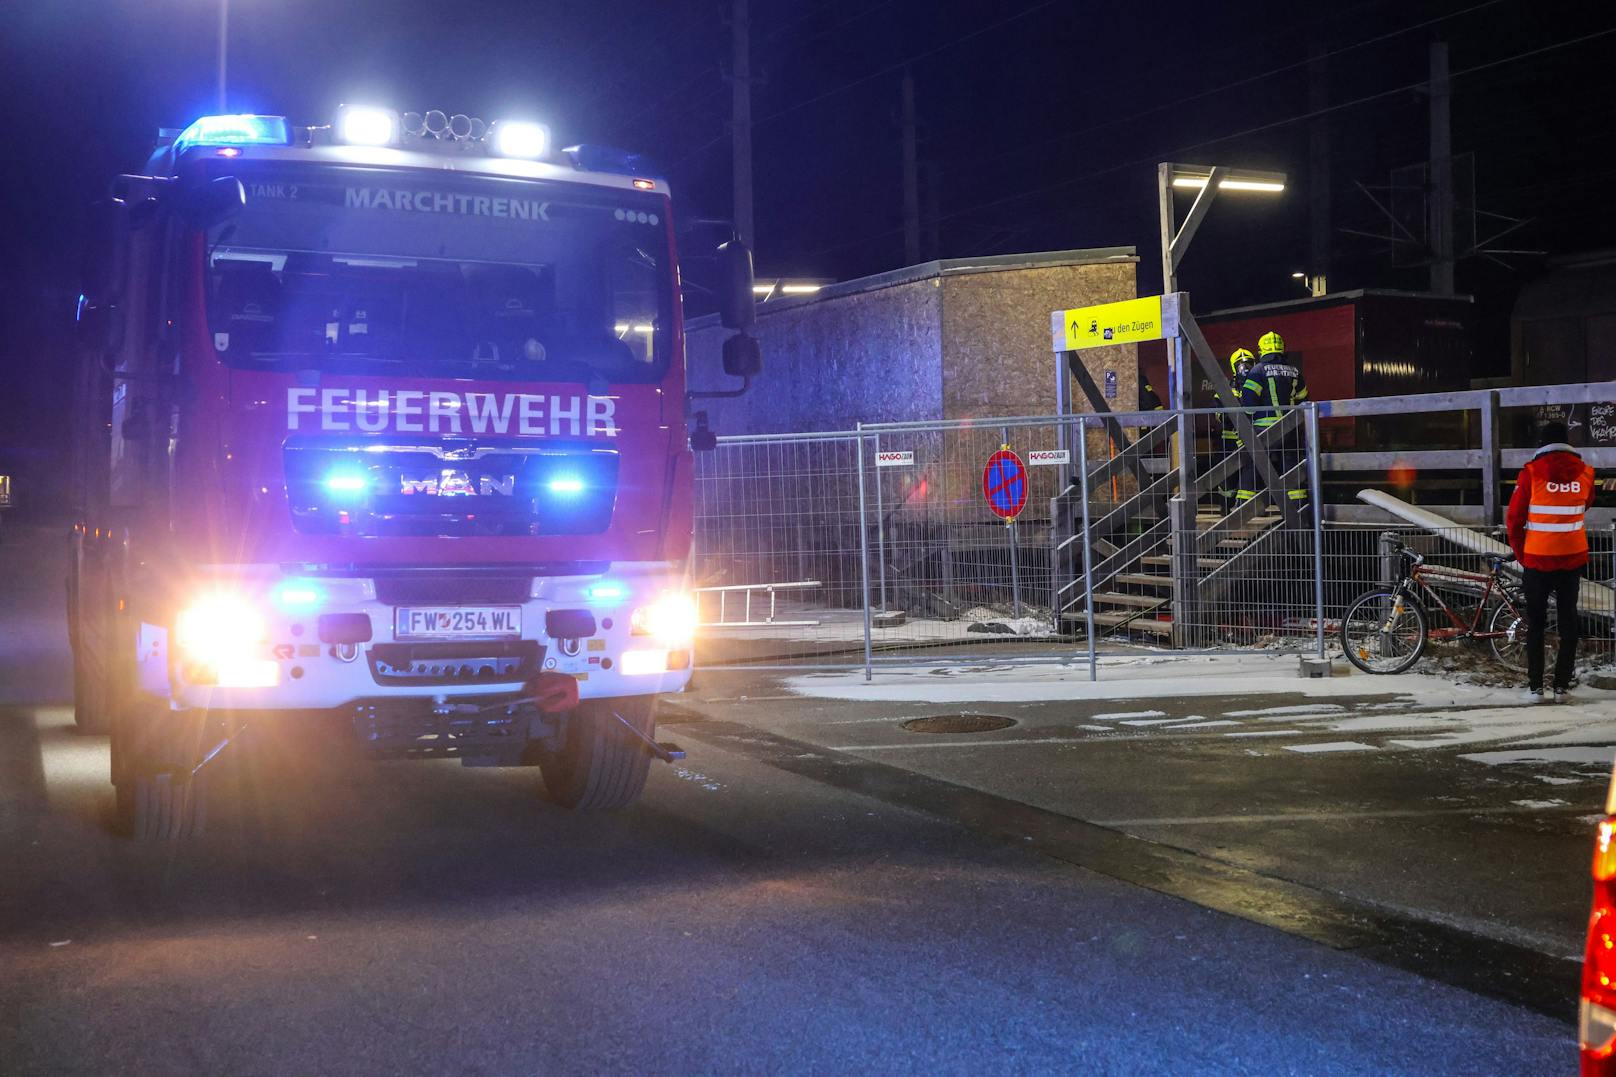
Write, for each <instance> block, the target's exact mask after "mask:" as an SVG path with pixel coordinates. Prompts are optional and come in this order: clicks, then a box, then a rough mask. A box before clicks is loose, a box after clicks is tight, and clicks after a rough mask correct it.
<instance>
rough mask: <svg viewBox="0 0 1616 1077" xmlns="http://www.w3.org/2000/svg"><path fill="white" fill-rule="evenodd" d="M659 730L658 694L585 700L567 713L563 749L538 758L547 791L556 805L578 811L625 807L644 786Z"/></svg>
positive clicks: (635, 797)
mask: <svg viewBox="0 0 1616 1077" xmlns="http://www.w3.org/2000/svg"><path fill="white" fill-rule="evenodd" d="M619 715H621V716H622V719H623V721H619V720H618V716H619ZM624 722H628V723H630V724H632V725H633V727H634V730H637V731H638V732H639V733H640V734H643V739H642V737H641V736H636V735H635V732H634V731H633V730H630V729H628V728H627V727H626V726H625V725H624ZM655 732H656V697H655V696H629V697H625V698H622V699H587V700H585V701H584V702H582V703H581V704H579V705H578V707H577V709H575V710H574V711H573V712H572V713H571V714H569V715H567V718H566V730H565V733H564V735H563V742H562V747H561V748H560V750H559V751H554V752H545V753H543V754H542V755H541V756H540V757H539V769H540V771H541V772H542V773H543V774H544V788H545V792H546V793H548V794H549V797H550V799H551V800H553V801H555V802H556V803H557V804H560V805H562V806H563V807H567V808H574V809H578V810H580V811H609V810H611V809H613V808H622V807H627V806H628V805H630V804H632V803H634V802H635V801H636V800H638V799H639V797H640V791H641V790H643V789H644V788H645V776H646V775H647V774H648V773H649V772H650V770H651V747H650V745H649V744H647V743H646V740H649V739H652V736H653V734H654V733H655Z"/></svg>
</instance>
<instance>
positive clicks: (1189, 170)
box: [1173, 165, 1285, 194]
mask: <svg viewBox="0 0 1616 1077" xmlns="http://www.w3.org/2000/svg"><path fill="white" fill-rule="evenodd" d="M1211 175H1212V169H1211V167H1210V166H1206V165H1174V166H1173V186H1174V187H1180V188H1187V189H1190V190H1197V191H1198V190H1200V189H1201V188H1203V187H1205V186H1206V181H1207V180H1208V179H1210V178H1211ZM1284 189H1285V173H1283V172H1254V171H1251V170H1249V169H1229V170H1228V171H1227V173H1226V174H1225V175H1224V176H1223V178H1222V179H1220V180H1218V190H1220V191H1250V192H1254V193H1258V194H1278V193H1279V192H1281V191H1283V190H1284Z"/></svg>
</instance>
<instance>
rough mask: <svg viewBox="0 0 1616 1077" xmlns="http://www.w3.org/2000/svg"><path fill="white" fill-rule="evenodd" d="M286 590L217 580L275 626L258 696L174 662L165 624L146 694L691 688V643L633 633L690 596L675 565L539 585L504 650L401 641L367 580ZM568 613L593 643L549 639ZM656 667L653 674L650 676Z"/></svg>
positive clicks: (149, 636)
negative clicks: (310, 594) (644, 608)
mask: <svg viewBox="0 0 1616 1077" xmlns="http://www.w3.org/2000/svg"><path fill="white" fill-rule="evenodd" d="M603 578H609V579H611V580H612V581H613V582H614V583H616V584H620V585H621V590H622V592H623V594H622V597H621V598H618V599H614V600H613V601H611V602H609V603H604V604H603V603H600V602H596V601H591V600H590V598H589V588H590V587H591V586H592V585H595V584H598V583H599V582H600V581H601V580H602V579H603ZM283 580H284V578H283V577H282V576H281V575H280V573H279V571H278V570H275V569H268V568H266V569H263V570H253V569H237V570H235V571H233V572H231V573H229V574H228V575H215V576H214V577H210V579H209V581H208V586H211V587H228V588H232V589H234V590H236V591H239V592H240V593H242V594H245V595H249V596H252V601H253V602H254V604H255V607H256V608H257V609H258V610H259V611H260V612H261V613H262V615H263V617H264V619H265V622H266V632H265V636H266V638H265V639H264V641H263V642H262V645H261V647H256V648H255V653H254V654H253V655H252V656H250V657H249V658H248V659H247V661H246V663H245V665H247V666H250V667H251V668H252V669H253V670H254V671H255V674H256V675H255V677H254V678H249V680H250V681H251V683H254V684H255V685H257V686H254V687H243V686H233V685H231V684H229V683H228V682H229V680H230V678H229V677H224V678H223V680H224V681H225V683H206V682H207V680H208V679H209V678H208V676H207V675H206V674H202V673H201V672H200V671H198V670H197V669H196V668H195V667H192V666H190V665H189V664H188V663H187V661H186V659H185V656H184V655H182V654H176V653H172V652H171V648H170V638H169V637H170V633H169V629H168V626H167V625H164V624H155V623H150V622H143V623H142V624H141V625H140V628H139V632H138V634H137V636H138V639H137V646H138V652H137V663H138V677H139V683H140V685H141V688H142V690H143V691H145V692H147V693H149V694H152V695H159V696H167V697H169V699H170V700H171V701H172V704H173V705H174V706H176V707H179V708H182V709H193V708H194V709H206V710H228V711H252V710H327V711H328V710H332V709H336V708H346V707H349V706H350V705H352V704H354V703H355V702H356V701H359V700H366V699H385V698H390V697H398V698H427V699H445V700H453V699H456V698H459V697H472V696H480V697H483V698H488V697H490V696H497V695H501V694H504V693H517V692H519V691H520V689H521V687H522V685H523V684H524V683H525V682H526V681H527V680H529V679H530V678H531V677H532V676H533V675H535V674H537V673H539V672H541V671H550V672H558V673H565V674H570V675H571V676H573V677H575V678H577V680H578V692H579V696H580V697H581V698H584V699H597V698H616V697H622V696H641V695H651V694H656V693H663V692H677V691H680V690H682V689H683V688H684V686H685V685H686V684H687V683H688V682H689V680H690V654H691V652H690V648H689V645H688V644H675V645H672V646H670V645H669V643H667V642H665V641H660V640H656V639H654V638H651V637H647V636H640V635H635V634H634V633H633V631H632V628H631V618H632V614H633V611H634V609H635V607H636V606H637V605H641V604H644V603H645V602H647V601H649V600H651V599H652V598H654V597H655V596H657V595H659V594H662V593H664V592H666V591H669V590H676V589H678V588H679V587H680V586H681V584H682V578H681V577H680V576H678V575H676V574H675V572H674V568H673V566H670V565H665V564H614V565H612V566H610V569H609V571H608V573H607V574H606V576H605V577H603V576H553V577H539V578H537V579H536V580H535V581H534V586H533V587H531V588H530V589H529V596H528V597H527V598H525V599H524V600H522V601H521V602H520V603H512V604H513V605H519V606H520V610H521V635H520V636H519V637H513V638H499V639H455V640H442V641H438V640H432V641H423V640H416V639H400V638H398V636H397V633H396V625H395V610H396V608H397V607H396V606H395V605H391V604H388V603H386V602H383V601H381V600H380V599H378V597H377V588H376V586H375V582H374V581H373V580H370V579H366V578H362V577H315V578H313V580H312V583H313V585H314V589H315V590H317V591H318V593H319V594H320V596H321V597H320V600H319V601H318V603H317V604H313V605H311V606H309V607H308V608H305V609H299V610H286V609H283V608H280V607H278V606H277V605H276V604H275V602H274V601H273V599H272V595H273V594H274V593H275V589H276V587H277V586H278V585H279V584H281V583H282V582H283ZM445 597H451V596H445ZM434 604H435V605H439V606H448V605H454V603H453V602H452V601H447V602H446V601H438V602H436V603H434ZM561 609H587V610H589V611H590V612H591V613H592V614H593V615H594V620H595V626H596V631H595V634H594V635H593V636H590V637H587V638H578V639H566V638H552V637H550V636H549V635H547V634H546V628H545V626H546V615H547V614H548V613H549V612H550V611H552V610H561ZM326 614H350V615H353V614H357V615H361V616H363V617H364V618H366V619H368V621H369V625H370V635H371V638H370V639H369V640H368V641H365V642H361V643H346V644H344V643H333V642H330V641H327V640H322V639H321V638H320V635H321V633H320V627H319V625H320V617H321V615H326ZM647 651H649V652H658V651H661V652H665V653H666V655H667V661H666V663H665V666H666V668H658V665H659V664H658V663H657V662H656V661H655V660H652V661H647V660H646V657H645V654H644V652H647ZM629 652H635V654H634V655H633V656H631V660H630V662H629V664H628V667H629V668H627V669H625V667H624V661H623V657H624V655H625V654H627V653H629ZM647 667H650V669H649V671H647V672H640V670H641V669H646V668H647ZM271 682H272V683H271Z"/></svg>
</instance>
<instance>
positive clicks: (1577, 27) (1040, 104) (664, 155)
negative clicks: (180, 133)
mask: <svg viewBox="0 0 1616 1077" xmlns="http://www.w3.org/2000/svg"><path fill="white" fill-rule="evenodd" d="M728 8H729V5H728V4H727V3H716V2H713V0H698V2H686V0H670V2H667V3H657V4H650V3H642V4H633V3H623V2H619V0H590V2H587V3H586V2H579V0H568V2H551V3H533V2H524V3H515V2H501V0H461V2H459V3H455V4H445V3H431V4H425V3H420V2H417V0H388V2H385V3H383V2H379V0H349V2H347V3H341V4H333V3H329V2H316V0H275V2H273V3H272V2H269V0H231V42H232V47H231V50H230V74H231V78H230V102H229V103H230V107H231V110H232V111H260V112H267V113H275V114H284V115H287V116H288V117H290V118H292V120H293V121H294V122H298V123H317V122H328V120H329V117H330V116H331V115H332V114H333V112H334V110H335V107H336V105H337V104H338V103H339V102H342V101H354V102H369V103H381V104H388V105H391V106H393V107H396V108H399V109H400V110H406V109H416V110H422V111H424V110H425V109H428V108H434V107H436V108H443V109H445V110H446V111H450V112H454V111H464V112H467V113H470V114H472V115H478V116H482V117H484V118H487V119H493V118H497V117H499V116H507V115H508V116H517V115H521V116H528V117H532V118H536V119H540V120H543V121H545V122H548V123H549V124H550V125H551V126H552V127H553V129H554V130H555V132H556V137H557V139H558V141H559V142H560V143H561V144H570V143H572V142H577V141H590V142H601V143H607V144H616V145H621V146H624V147H627V148H630V149H635V150H639V151H643V152H644V153H646V154H648V155H650V156H651V157H652V158H653V159H655V160H657V161H659V162H661V163H662V164H663V166H664V170H665V172H666V174H667V175H668V177H669V178H670V180H671V182H672V184H673V189H674V194H675V199H676V205H677V208H678V212H679V214H680V215H681V216H682V217H685V218H691V217H727V216H728V215H729V213H730V193H729V168H730V159H729V136H728V128H727V122H728V118H729V107H730V103H729V102H730V99H729V85H728V83H727V82H726V81H725V80H724V74H725V71H726V70H727V66H728V54H729V31H728V26H727V22H726V18H727V12H728ZM217 11H218V8H217V6H216V4H215V3H214V2H212V0H96V2H91V0H13V2H11V3H9V4H6V5H3V7H0V70H3V71H5V73H6V78H5V79H4V83H3V85H4V93H3V94H0V122H3V128H0V129H3V130H4V131H5V132H6V133H7V137H8V140H9V144H10V150H9V152H8V153H7V154H6V160H5V164H4V165H0V182H3V195H4V202H5V205H6V207H7V209H8V213H7V226H6V230H5V241H4V242H5V246H4V251H5V255H6V256H5V258H4V259H3V260H0V266H3V269H0V273H3V274H4V276H3V279H0V316H3V322H0V324H3V326H4V333H3V335H0V340H3V343H0V349H3V351H0V362H3V363H4V370H5V375H4V377H5V383H4V384H5V386H6V392H5V394H4V400H3V403H0V470H3V469H5V468H10V469H11V470H13V471H17V472H20V473H23V474H25V475H27V474H38V473H40V471H41V469H42V468H47V467H48V466H49V462H50V460H52V459H53V458H54V454H55V452H56V451H57V449H58V448H59V438H60V434H59V431H60V429H61V419H60V413H61V405H62V402H63V400H64V397H65V390H66V386H67V384H68V378H67V366H68V364H69V363H70V362H71V361H72V348H71V338H70V336H69V334H68V327H69V322H70V319H71V314H72V308H73V301H74V298H75V297H76V295H77V294H78V291H79V273H80V259H81V254H80V250H79V246H80V242H81V237H82V232H83V225H84V209H85V207H86V206H87V205H88V204H89V203H90V202H91V201H93V200H94V199H95V198H96V197H97V196H98V195H99V194H100V192H101V191H102V190H103V189H104V187H105V184H106V182H107V181H108V179H109V178H110V177H111V176H112V175H113V174H115V173H116V172H119V171H136V170H138V169H139V168H140V166H141V164H142V162H143V161H144V158H145V154H146V152H147V150H148V149H149V145H150V139H151V137H152V135H153V133H154V132H155V130H156V128H157V127H159V126H183V125H184V124H185V123H187V122H189V120H190V119H191V118H194V116H196V115H198V114H201V113H205V112H210V111H213V99H214V92H215V87H214V62H215V48H216V33H217ZM752 22H753V66H754V73H755V74H756V75H758V76H760V77H761V78H762V80H763V81H762V82H761V83H760V84H759V85H758V86H757V88H756V91H755V96H754V105H753V108H754V116H755V119H756V128H755V134H754V146H755V166H754V169H755V175H756V191H757V193H756V201H757V211H756V219H757V225H756V227H757V247H758V266H759V270H760V272H762V273H766V274H785V275H810V276H822V277H835V278H842V279H845V278H848V277H853V276H859V275H863V274H867V273H873V272H880V271H882V270H887V269H892V268H895V267H897V266H899V265H901V264H902V262H903V235H902V217H901V206H902V192H901V182H900V176H901V162H900V151H899V123H898V111H899V85H900V79H901V71H902V68H903V66H904V64H905V62H908V64H909V66H910V68H911V70H912V71H913V74H914V78H915V83H916V96H917V111H918V114H919V119H920V134H921V143H920V155H921V158H922V162H923V164H922V178H923V180H925V181H929V182H925V183H923V189H922V194H921V202H922V207H923V208H924V209H926V210H928V211H929V212H928V216H935V218H936V233H937V235H938V238H939V244H940V245H939V247H938V248H937V249H932V248H931V247H930V246H929V245H927V246H926V247H924V248H923V254H924V255H925V256H926V257H932V256H942V257H966V256H972V255H985V254H1001V253H1007V252H1014V251H1037V250H1052V249H1061V248H1068V247H1097V246H1113V245H1122V244H1132V245H1136V246H1138V247H1139V248H1140V250H1141V252H1143V253H1144V254H1145V255H1146V257H1145V259H1144V261H1143V263H1142V264H1141V267H1140V274H1139V287H1140V291H1141V292H1142V293H1143V292H1149V291H1152V290H1154V289H1155V288H1156V287H1157V285H1158V283H1159V282H1158V281H1157V280H1156V279H1155V277H1156V276H1157V274H1156V272H1155V269H1154V263H1155V257H1154V250H1155V245H1156V243H1157V238H1156V231H1157V225H1156V211H1155V204H1154V163H1155V162H1156V161H1158V160H1166V159H1173V160H1180V161H1191V162H1197V163H1225V164H1241V165H1248V166H1251V167H1261V168H1271V169H1279V170H1283V171H1286V172H1288V173H1290V175H1291V176H1292V188H1291V190H1290V191H1289V192H1288V193H1287V194H1286V195H1285V196H1284V197H1283V198H1280V199H1277V200H1276V199H1246V200H1244V201H1237V200H1236V199H1233V198H1227V199H1224V200H1222V201H1220V203H1219V205H1218V207H1217V209H1216V212H1214V213H1213V214H1212V216H1211V218H1209V220H1208V222H1207V225H1206V226H1205V228H1204V229H1203V230H1202V232H1201V233H1200V236H1199V237H1198V238H1197V240H1196V246H1195V250H1194V253H1193V254H1192V255H1191V256H1190V258H1189V260H1188V261H1187V263H1186V264H1185V266H1184V268H1183V270H1182V285H1183V287H1185V288H1186V289H1187V290H1188V291H1190V292H1191V294H1192V296H1193V297H1194V303H1195V307H1196V309H1198V310H1202V311H1206V310H1212V309H1216V308H1217V307H1220V306H1227V305H1234V304H1245V303H1257V302H1265V301H1271V300H1275V299H1284V298H1290V297H1293V296H1297V295H1300V294H1301V289H1300V287H1299V286H1298V284H1297V282H1295V281H1293V280H1292V279H1291V277H1290V274H1291V272H1292V271H1294V270H1302V269H1306V268H1308V267H1307V266H1306V264H1305V262H1306V258H1307V232H1306V222H1307V198H1306V192H1305V187H1306V167H1307V132H1308V122H1307V113H1308V71H1307V65H1306V60H1307V57H1308V54H1309V49H1310V47H1313V48H1319V49H1322V50H1324V51H1325V52H1329V53H1333V54H1332V55H1330V56H1329V57H1328V60H1327V63H1328V65H1329V100H1330V104H1331V106H1332V107H1331V111H1330V112H1329V113H1328V116H1327V118H1326V121H1325V122H1327V123H1328V129H1329V132H1330V137H1331V141H1332V155H1333V184H1334V198H1333V223H1334V225H1335V227H1336V229H1337V232H1336V234H1335V237H1334V240H1333V244H1334V249H1333V260H1334V263H1333V266H1332V271H1331V276H1330V282H1331V286H1332V289H1339V288H1350V287H1363V286H1379V287H1403V288H1421V287H1423V284H1424V271H1423V270H1419V269H1409V268H1406V267H1401V268H1400V267H1398V266H1396V265H1394V263H1393V260H1392V259H1391V257H1390V256H1389V255H1388V253H1387V251H1386V249H1385V245H1384V244H1381V243H1378V242H1377V241H1375V240H1372V239H1368V238H1364V237H1361V236H1356V235H1351V234H1348V233H1346V232H1343V231H1340V230H1341V229H1356V230H1359V231H1367V232H1376V233H1383V232H1385V231H1386V230H1387V225H1386V224H1385V223H1384V221H1383V220H1382V219H1381V218H1379V216H1378V214H1377V213H1376V212H1375V210H1374V209H1373V207H1372V206H1371V204H1370V202H1369V200H1368V199H1367V198H1366V197H1364V195H1362V194H1361V193H1360V192H1359V191H1358V190H1357V189H1356V187H1355V182H1362V183H1364V184H1365V185H1368V186H1371V187H1373V186H1377V185H1380V186H1384V185H1386V184H1387V183H1388V182H1389V177H1390V174H1391V170H1392V169H1393V168H1395V167H1397V166H1401V165H1406V164H1409V163H1411V162H1415V161H1418V160H1421V159H1422V158H1423V157H1424V156H1425V145H1426V122H1425V118H1426V103H1425V99H1424V97H1423V96H1421V95H1420V93H1419V92H1418V90H1417V88H1414V87H1415V85H1416V84H1418V83H1420V82H1422V81H1423V80H1424V78H1425V74H1426V57H1427V50H1428V47H1429V45H1430V43H1431V42H1432V41H1435V40H1445V41H1447V42H1449V44H1450V48H1451V61H1450V66H1451V68H1452V70H1453V72H1454V75H1455V78H1454V84H1453V145H1454V149H1455V152H1456V153H1467V152H1469V153H1474V155H1475V163H1476V169H1475V174H1476V180H1475V190H1476V203H1477V204H1478V205H1479V207H1480V208H1481V209H1482V210H1485V211H1487V212H1489V213H1493V214H1501V215H1505V216H1509V217H1531V218H1534V223H1532V224H1530V225H1528V226H1527V227H1525V228H1523V229H1521V230H1520V231H1518V232H1516V233H1514V234H1512V235H1511V236H1510V237H1509V239H1508V240H1507V241H1505V242H1504V243H1502V244H1501V245H1502V246H1507V247H1510V248H1514V249H1532V250H1547V251H1549V252H1551V253H1565V252H1572V251H1581V250H1589V249H1594V248H1599V247H1606V246H1613V245H1616V223H1613V222H1616V214H1613V213H1611V212H1610V210H1609V207H1608V206H1607V205H1605V203H1606V197H1605V196H1606V193H1607V191H1608V189H1609V188H1610V186H1611V183H1612V181H1613V179H1616V145H1613V142H1612V137H1613V125H1612V123H1611V103H1612V101H1616V62H1613V61H1616V32H1612V31H1616V11H1613V10H1612V9H1611V8H1610V6H1609V5H1608V4H1591V3H1590V4H1582V5H1575V4H1568V3H1541V2H1529V0H1491V2H1477V0H1453V2H1449V3H1430V4H1419V3H1408V2H1403V0H1370V2H1360V3H1340V4H1326V5H1320V4H1313V5H1306V4H1296V3H1245V4H1238V3H1223V4H1220V3H1204V2H1203V3H1195V4H1189V3H1135V4H1114V5H1113V4H1107V5H1095V4H1077V3H1072V2H1070V0H1061V2H1052V0H1051V2H1039V0H1033V2H1027V0H1010V2H1008V3H1005V4H982V3H980V2H974V3H965V2H958V0H952V2H950V0H944V2H925V3H922V2H918V0H873V2H870V3H847V2H840V0H831V2H823V3H814V4H804V3H800V2H799V3H785V2H783V0H753V12H752ZM1421 24H1427V25H1421ZM1595 35H1602V36H1595ZM1578 39H1585V40H1581V41H1578ZM1532 53H1535V55H1526V54H1532ZM1517 57H1520V58H1517ZM1365 99H1367V100H1365ZM1183 207H1187V202H1185V203H1183V204H1182V206H1181V212H1182V208H1183ZM1490 221H1493V218H1485V217H1484V218H1482V223H1481V225H1480V226H1479V227H1480V228H1481V230H1482V232H1483V234H1484V235H1485V234H1487V233H1488V231H1489V223H1488V222H1490ZM1497 226H1499V227H1501V226H1502V222H1501V221H1500V222H1498V225H1497ZM691 242H692V244H693V243H694V240H692V241H691ZM1505 262H1507V265H1498V264H1496V263H1492V262H1488V261H1481V260H1472V261H1468V262H1466V263H1463V264H1462V265H1461V267H1460V270H1459V286H1460V290H1461V291H1466V292H1473V293H1474V294H1476V295H1477V297H1478V300H1479V301H1480V302H1481V304H1482V313H1483V315H1484V321H1483V325H1484V339H1482V340H1481V341H1479V342H1478V343H1479V347H1480V351H1481V353H1482V354H1481V364H1480V365H1481V369H1478V371H1477V372H1476V373H1477V374H1490V373H1502V372H1505V371H1506V370H1507V348H1508V343H1507V335H1506V334H1505V332H1504V330H1505V327H1507V316H1508V308H1509V304H1510V303H1511V302H1512V300H1513V295H1514V293H1515V291H1516V290H1517V289H1518V287H1519V285H1520V284H1521V283H1522V282H1523V281H1526V280H1530V279H1531V278H1532V277H1533V276H1534V275H1536V274H1538V273H1540V272H1542V269H1543V267H1544V259H1543V258H1541V257H1537V256H1531V255H1525V256H1520V255H1516V256H1509V257H1506V258H1505Z"/></svg>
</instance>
